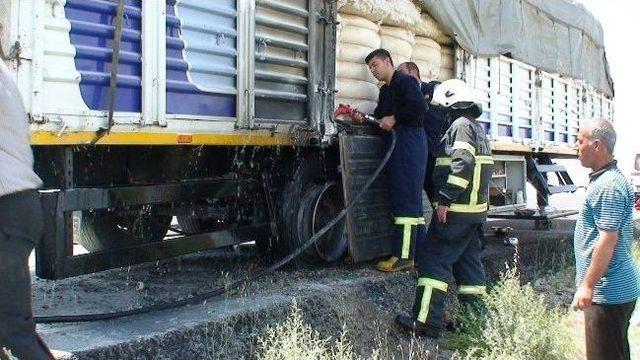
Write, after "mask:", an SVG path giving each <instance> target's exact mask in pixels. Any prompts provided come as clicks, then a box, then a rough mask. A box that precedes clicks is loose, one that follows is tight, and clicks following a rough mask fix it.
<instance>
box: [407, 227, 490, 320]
mask: <svg viewBox="0 0 640 360" xmlns="http://www.w3.org/2000/svg"><path fill="white" fill-rule="evenodd" d="M481 236H482V223H471V224H460V223H447V224H442V223H440V222H439V221H438V218H437V216H435V215H434V216H433V217H432V219H431V223H430V224H429V230H428V232H427V236H426V238H425V239H419V241H418V245H417V250H416V260H417V262H418V284H417V288H416V297H415V302H414V306H413V316H414V319H416V320H418V321H419V322H422V323H425V324H428V325H432V326H435V327H442V326H443V321H444V303H445V299H446V296H447V289H448V284H449V283H450V282H451V280H455V282H456V285H457V293H458V299H459V300H460V302H461V303H467V304H474V303H477V300H478V299H479V297H480V296H481V295H484V294H485V292H486V289H485V273H484V269H483V266H482V262H481V261H480V253H481V252H482V246H481V243H480V239H481Z"/></svg>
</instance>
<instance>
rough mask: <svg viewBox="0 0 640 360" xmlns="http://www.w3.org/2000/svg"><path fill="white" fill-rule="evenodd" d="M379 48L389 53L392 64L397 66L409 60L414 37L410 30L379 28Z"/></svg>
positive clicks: (393, 27)
mask: <svg viewBox="0 0 640 360" xmlns="http://www.w3.org/2000/svg"><path fill="white" fill-rule="evenodd" d="M380 39H381V40H382V42H381V44H382V45H381V47H382V48H383V49H386V50H387V51H389V53H391V57H392V58H393V64H394V65H395V66H398V65H400V64H402V63H403V62H407V61H409V60H411V55H412V54H413V44H414V43H415V35H414V34H413V32H411V31H410V30H407V29H404V28H401V27H396V26H385V25H383V26H381V27H380Z"/></svg>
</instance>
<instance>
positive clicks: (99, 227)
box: [78, 210, 171, 252]
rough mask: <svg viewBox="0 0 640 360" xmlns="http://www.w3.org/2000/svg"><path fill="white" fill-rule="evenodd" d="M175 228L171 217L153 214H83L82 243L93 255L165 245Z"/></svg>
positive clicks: (150, 212) (97, 211)
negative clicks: (159, 244)
mask: <svg viewBox="0 0 640 360" xmlns="http://www.w3.org/2000/svg"><path fill="white" fill-rule="evenodd" d="M170 225H171V217H170V216H161V215H157V214H155V213H154V212H153V211H149V212H144V213H141V214H136V215H120V214H115V213H112V212H108V211H105V210H91V211H83V212H82V219H81V220H80V226H79V228H78V242H79V243H80V245H82V246H83V247H84V248H85V249H87V250H88V251H90V252H95V251H102V250H107V249H115V248H121V247H126V246H132V245H139V244H148V243H152V242H158V241H162V239H164V236H165V235H166V234H167V231H168V230H169V226H170Z"/></svg>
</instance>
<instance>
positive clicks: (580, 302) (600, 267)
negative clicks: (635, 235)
mask: <svg viewBox="0 0 640 360" xmlns="http://www.w3.org/2000/svg"><path fill="white" fill-rule="evenodd" d="M617 242H618V233H617V232H609V231H602V230H600V231H599V236H598V242H597V243H596V246H595V248H594V249H593V254H592V255H591V263H590V264H589V267H588V268H587V273H586V275H585V276H584V279H583V280H582V284H580V287H579V288H578V290H577V291H576V295H575V296H574V298H573V303H572V304H571V305H572V306H573V308H574V309H578V310H584V309H586V308H588V307H589V306H591V302H592V300H593V289H594V288H595V286H596V284H597V283H598V281H600V279H601V278H602V277H603V276H604V274H605V273H606V272H607V269H608V268H609V263H610V262H611V258H612V257H613V252H614V251H615V249H616V243H617Z"/></svg>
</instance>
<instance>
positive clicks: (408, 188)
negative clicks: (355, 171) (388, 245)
mask: <svg viewBox="0 0 640 360" xmlns="http://www.w3.org/2000/svg"><path fill="white" fill-rule="evenodd" d="M365 62H366V64H367V65H368V66H369V69H370V70H371V72H372V74H373V76H374V77H375V78H376V79H378V80H379V81H383V82H384V85H383V86H382V87H381V88H380V95H379V100H378V106H377V107H376V109H375V111H374V114H373V115H374V116H375V117H376V118H377V119H379V120H380V127H381V128H382V129H383V130H386V131H390V130H391V129H394V130H395V132H396V134H397V141H396V147H395V150H394V151H393V154H392V155H391V159H390V160H389V163H388V165H387V174H388V184H389V194H390V198H391V208H392V213H393V224H394V239H393V244H392V251H391V256H390V257H389V258H388V259H386V260H383V261H380V262H379V263H378V264H377V266H376V268H377V269H378V270H380V271H385V272H392V271H400V270H406V269H410V268H413V267H414V262H413V259H414V254H415V244H416V239H417V238H418V239H419V238H424V236H425V232H426V230H425V227H424V225H425V221H424V213H423V208H422V186H423V184H424V177H425V168H426V163H427V139H426V136H425V133H424V129H423V117H424V113H425V112H426V103H425V101H424V98H423V97H422V95H421V93H420V88H419V86H418V84H417V83H416V81H415V80H414V79H413V78H412V77H410V76H408V75H406V74H404V73H402V72H399V71H395V69H394V66H393V59H392V58H391V55H390V54H389V52H388V51H386V50H384V49H377V50H374V51H373V52H371V53H370V54H369V55H368V56H367V58H366V59H365ZM354 120H356V121H361V120H362V119H361V118H360V119H358V118H355V119H354Z"/></svg>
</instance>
